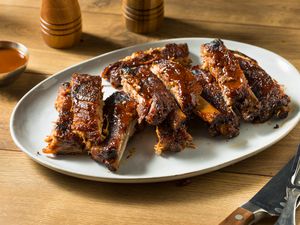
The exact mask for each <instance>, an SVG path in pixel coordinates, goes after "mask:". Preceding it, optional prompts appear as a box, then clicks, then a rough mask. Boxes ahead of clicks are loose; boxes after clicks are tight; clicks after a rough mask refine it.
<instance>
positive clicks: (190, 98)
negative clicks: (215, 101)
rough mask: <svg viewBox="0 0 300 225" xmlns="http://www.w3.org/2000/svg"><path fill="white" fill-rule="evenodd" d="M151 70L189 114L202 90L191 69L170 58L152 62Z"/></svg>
mask: <svg viewBox="0 0 300 225" xmlns="http://www.w3.org/2000/svg"><path fill="white" fill-rule="evenodd" d="M151 71H152V72H153V73H154V74H155V75H156V76H157V77H158V78H159V79H160V80H161V81H162V82H163V83H164V85H165V86H166V87H167V89H168V90H169V91H170V92H171V93H172V94H173V96H174V98H175V99H176V101H177V103H178V104H179V106H180V108H181V110H182V111H183V112H184V113H186V114H191V113H192V112H193V110H194V108H195V106H196V105H197V103H198V98H199V97H200V94H201V91H202V87H201V85H200V84H199V82H197V80H196V79H195V77H194V76H193V74H192V73H191V71H190V70H188V69H187V68H186V67H184V66H182V65H181V64H179V63H176V62H173V61H170V60H159V61H157V62H154V63H153V64H152V66H151Z"/></svg>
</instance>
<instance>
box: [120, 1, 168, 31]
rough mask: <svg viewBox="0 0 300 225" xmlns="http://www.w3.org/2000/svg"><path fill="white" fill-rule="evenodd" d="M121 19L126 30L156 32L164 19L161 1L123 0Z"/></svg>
mask: <svg viewBox="0 0 300 225" xmlns="http://www.w3.org/2000/svg"><path fill="white" fill-rule="evenodd" d="M122 10H123V17H124V20H125V25H126V27H127V29H128V30H130V31H132V32H135V33H142V34H143V33H150V32H153V31H155V30H157V29H158V28H159V26H160V24H161V23H162V21H163V18H164V1H163V0H123V1H122Z"/></svg>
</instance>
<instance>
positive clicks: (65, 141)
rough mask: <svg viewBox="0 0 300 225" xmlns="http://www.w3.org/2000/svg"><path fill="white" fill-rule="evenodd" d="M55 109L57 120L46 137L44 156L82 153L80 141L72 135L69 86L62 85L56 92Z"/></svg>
mask: <svg viewBox="0 0 300 225" xmlns="http://www.w3.org/2000/svg"><path fill="white" fill-rule="evenodd" d="M55 108H56V110H57V111H58V113H59V115H58V119H57V121H56V123H55V128H54V129H53V131H52V133H51V135H50V136H48V137H46V139H45V141H46V142H47V143H48V145H47V147H46V148H44V149H43V152H44V153H46V154H54V155H66V154H78V153H82V152H83V145H82V139H81V138H80V137H79V136H78V135H77V134H75V133H73V131H72V129H71V126H72V122H73V112H72V99H71V85H70V83H69V82H65V83H63V84H62V85H61V86H60V88H59V91H58V95H57V99H56V102H55Z"/></svg>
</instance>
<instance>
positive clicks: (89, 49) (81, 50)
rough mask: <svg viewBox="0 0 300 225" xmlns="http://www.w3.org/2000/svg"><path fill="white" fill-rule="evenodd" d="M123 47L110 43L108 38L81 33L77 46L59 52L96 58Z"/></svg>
mask: <svg viewBox="0 0 300 225" xmlns="http://www.w3.org/2000/svg"><path fill="white" fill-rule="evenodd" d="M123 47H125V46H123V45H121V44H119V43H117V42H113V41H111V40H110V37H108V38H104V37H99V36H96V35H95V34H91V33H86V32H83V33H82V35H81V39H80V42H79V43H78V44H77V45H75V46H74V47H72V48H70V49H62V50H60V51H63V52H70V53H73V54H80V55H87V56H97V55H100V54H103V53H106V52H109V51H113V50H116V49H119V48H123Z"/></svg>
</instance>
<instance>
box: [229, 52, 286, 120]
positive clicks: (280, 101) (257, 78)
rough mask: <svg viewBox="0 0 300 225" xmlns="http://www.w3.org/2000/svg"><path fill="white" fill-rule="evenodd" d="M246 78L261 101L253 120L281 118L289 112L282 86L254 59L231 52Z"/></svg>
mask: <svg viewBox="0 0 300 225" xmlns="http://www.w3.org/2000/svg"><path fill="white" fill-rule="evenodd" d="M233 54H234V56H235V57H236V58H237V59H238V62H239V64H240V67H241V68H242V70H243V71H244V74H245V76H246V78H247V80H248V84H249V86H250V87H251V89H252V91H253V92H254V94H255V95H256V97H257V98H258V100H259V101H260V102H261V109H260V111H259V114H258V116H257V117H255V122H265V121H266V120H268V119H270V118H271V117H275V118H279V119H283V118H285V117H287V115H288V113H289V108H288V104H289V102H290V98H289V97H288V96H287V95H286V94H285V93H284V90H283V88H282V86H280V85H279V84H278V83H277V81H276V80H274V79H273V78H272V77H271V76H270V75H269V74H267V72H266V71H265V70H263V69H262V68H261V67H260V66H259V65H258V63H257V61H256V60H254V59H252V58H250V57H248V56H246V55H244V54H242V53H240V52H238V51H234V52H233Z"/></svg>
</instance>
